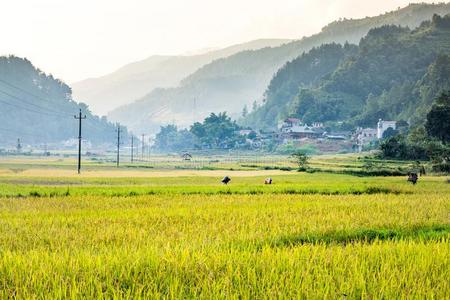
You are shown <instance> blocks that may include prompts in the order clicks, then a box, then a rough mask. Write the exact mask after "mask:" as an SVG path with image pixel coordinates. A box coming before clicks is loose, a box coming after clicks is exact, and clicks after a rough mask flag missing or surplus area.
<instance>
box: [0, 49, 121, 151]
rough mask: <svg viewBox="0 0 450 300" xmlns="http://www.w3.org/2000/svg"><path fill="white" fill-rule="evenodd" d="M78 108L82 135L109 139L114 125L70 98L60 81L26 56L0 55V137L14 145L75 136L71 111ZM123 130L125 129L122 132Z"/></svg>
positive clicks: (48, 141)
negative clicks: (82, 127) (23, 57)
mask: <svg viewBox="0 0 450 300" xmlns="http://www.w3.org/2000/svg"><path fill="white" fill-rule="evenodd" d="M80 109H81V110H82V112H83V114H84V115H86V116H87V119H86V120H85V121H84V122H83V124H84V126H85V127H84V128H85V130H84V131H83V137H84V138H85V139H86V140H89V141H91V142H94V143H113V142H114V140H115V139H114V136H115V133H114V132H115V127H114V125H113V124H111V123H109V122H108V121H107V120H106V118H99V117H97V116H95V115H93V114H91V113H90V112H89V109H88V107H87V105H85V104H83V103H77V102H75V101H74V100H73V99H72V91H71V89H70V87H69V86H68V85H66V84H65V83H64V82H62V81H60V80H58V79H55V78H54V77H53V76H52V75H47V74H45V73H44V72H42V71H41V70H39V69H37V68H36V67H34V66H33V65H32V64H31V62H30V61H28V60H27V59H22V58H18V57H14V56H9V57H4V56H3V57H0V116H1V119H2V122H1V125H0V141H1V144H2V146H4V145H15V144H16V140H17V139H18V138H20V139H21V140H22V142H23V143H26V144H44V143H52V142H61V141H65V140H69V139H72V138H76V137H78V123H77V120H75V119H74V115H75V114H77V113H78V112H79V110H80ZM125 134H126V133H125Z"/></svg>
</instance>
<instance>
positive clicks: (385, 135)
mask: <svg viewBox="0 0 450 300" xmlns="http://www.w3.org/2000/svg"><path fill="white" fill-rule="evenodd" d="M397 134H398V131H397V130H395V129H394V128H392V127H389V128H388V129H386V131H385V132H383V139H387V138H390V137H393V136H396V135H397Z"/></svg>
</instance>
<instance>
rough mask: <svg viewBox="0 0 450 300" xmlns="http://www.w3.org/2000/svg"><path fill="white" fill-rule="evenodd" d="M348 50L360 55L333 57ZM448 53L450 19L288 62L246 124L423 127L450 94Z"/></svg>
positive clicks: (375, 32) (379, 32)
mask: <svg viewBox="0 0 450 300" xmlns="http://www.w3.org/2000/svg"><path fill="white" fill-rule="evenodd" d="M346 48H347V49H352V51H353V52H349V50H347V53H348V54H347V55H343V54H341V55H339V53H338V54H336V53H334V52H336V51H341V52H342V51H345V49H346ZM449 55H450V15H447V16H445V17H440V16H438V15H435V16H434V17H433V19H432V21H427V22H424V23H423V24H422V25H421V26H420V27H418V28H416V29H413V30H411V29H409V28H406V27H399V26H394V25H389V26H382V27H379V28H375V29H372V30H371V31H370V32H369V33H368V35H367V36H366V37H364V38H363V39H362V40H361V42H360V43H359V46H358V47H350V46H348V45H347V46H345V47H341V46H337V45H325V46H322V47H320V48H318V49H314V50H312V51H311V52H310V53H308V54H306V55H303V56H301V57H299V58H297V59H295V60H293V61H292V62H289V63H288V64H286V65H285V66H284V67H283V68H282V69H281V70H280V71H279V72H278V73H277V74H276V76H275V77H274V78H273V79H272V81H271V83H270V84H269V87H268V89H267V91H266V94H265V95H266V98H265V101H264V105H262V106H261V107H260V108H259V109H257V110H256V111H254V112H253V113H252V114H250V115H249V117H248V118H247V119H246V120H245V121H244V123H246V124H249V125H252V126H255V127H259V128H274V127H275V126H276V123H277V120H280V119H282V118H284V117H286V116H295V117H299V118H301V119H303V120H304V121H305V122H314V121H321V122H329V123H330V124H333V123H337V122H343V123H344V125H349V128H350V127H353V126H355V125H359V126H370V127H374V126H375V123H376V122H377V120H378V119H379V118H382V119H393V120H405V121H408V122H409V123H410V124H417V123H423V121H424V119H425V116H426V113H427V111H428V110H429V108H430V106H431V104H432V101H433V100H434V99H435V98H436V97H437V96H438V95H439V94H440V93H442V92H443V91H445V90H448V89H450V76H449V75H450V57H449ZM330 57H333V58H334V60H331V61H330V59H329V58H330ZM317 75H319V76H321V78H320V80H318V79H317ZM344 127H345V126H344Z"/></svg>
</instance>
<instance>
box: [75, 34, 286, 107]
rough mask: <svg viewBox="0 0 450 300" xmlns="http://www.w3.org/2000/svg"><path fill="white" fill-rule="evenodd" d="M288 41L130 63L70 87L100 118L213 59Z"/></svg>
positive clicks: (176, 81) (259, 42) (255, 42)
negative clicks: (99, 114) (101, 115)
mask: <svg viewBox="0 0 450 300" xmlns="http://www.w3.org/2000/svg"><path fill="white" fill-rule="evenodd" d="M289 41H290V40H289V39H257V40H253V41H249V42H245V43H241V44H236V45H232V46H229V47H225V48H222V49H217V50H214V51H209V52H207V53H203V54H197V55H152V56H150V57H148V58H145V59H143V60H139V61H135V62H131V63H129V64H126V65H124V66H122V67H120V68H118V69H116V70H115V71H113V72H111V73H109V74H106V75H103V76H99V77H94V78H87V79H85V80H81V81H78V82H75V83H73V84H72V90H73V94H74V98H75V99H80V100H82V101H84V102H86V103H88V104H89V105H90V107H91V109H92V110H93V111H95V112H99V113H101V114H106V113H107V112H108V111H110V110H112V109H113V108H115V107H118V106H120V105H123V104H127V103H131V102H132V101H134V100H136V99H138V98H139V97H143V96H145V95H146V94H147V93H148V92H149V91H151V90H152V89H154V88H159V87H163V88H164V87H166V88H167V87H172V86H176V85H178V84H179V83H180V81H181V80H182V79H183V78H184V77H186V76H188V75H189V74H190V73H192V72H194V71H196V70H197V69H198V68H200V67H201V66H203V65H205V64H208V63H210V62H212V61H214V60H215V59H219V58H222V57H226V56H229V55H233V54H234V53H237V52H240V51H242V50H245V49H259V48H262V47H267V46H274V45H280V44H283V43H286V42H289Z"/></svg>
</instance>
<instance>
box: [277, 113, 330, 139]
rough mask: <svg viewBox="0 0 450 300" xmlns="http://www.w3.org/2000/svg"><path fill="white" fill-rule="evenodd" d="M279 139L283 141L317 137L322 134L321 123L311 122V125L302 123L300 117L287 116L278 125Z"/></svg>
mask: <svg viewBox="0 0 450 300" xmlns="http://www.w3.org/2000/svg"><path fill="white" fill-rule="evenodd" d="M278 129H279V132H280V139H281V140H282V142H283V143H288V142H290V141H295V140H301V139H305V138H310V139H317V138H320V137H322V136H323V133H324V130H323V124H322V123H313V125H311V126H310V125H307V124H304V123H303V122H302V121H301V120H300V119H297V118H287V119H285V120H284V121H283V122H280V123H279V125H278Z"/></svg>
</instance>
